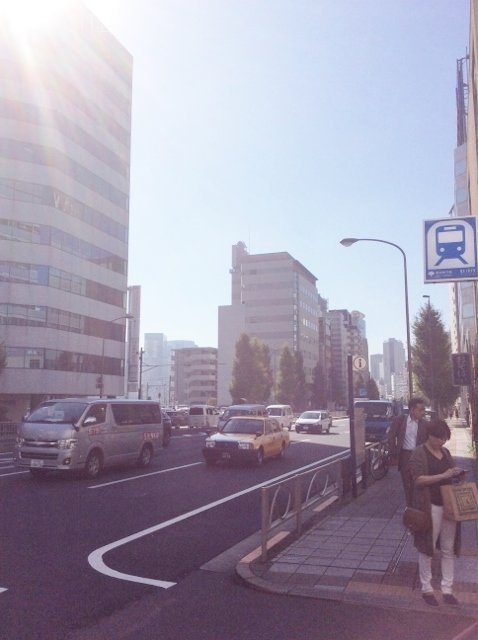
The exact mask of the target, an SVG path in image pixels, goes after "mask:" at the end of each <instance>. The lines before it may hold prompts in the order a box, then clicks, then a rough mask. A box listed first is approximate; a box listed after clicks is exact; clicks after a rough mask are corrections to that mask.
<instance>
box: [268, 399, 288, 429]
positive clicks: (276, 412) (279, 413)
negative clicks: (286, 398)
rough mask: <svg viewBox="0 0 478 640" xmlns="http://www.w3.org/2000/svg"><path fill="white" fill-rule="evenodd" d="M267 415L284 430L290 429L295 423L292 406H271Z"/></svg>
mask: <svg viewBox="0 0 478 640" xmlns="http://www.w3.org/2000/svg"><path fill="white" fill-rule="evenodd" d="M267 413H268V414H269V416H270V417H271V418H274V419H275V420H277V422H279V424H280V425H281V427H282V428H283V429H289V431H290V428H291V426H292V425H293V423H294V412H293V411H292V407H291V406H290V404H270V405H269V406H268V407H267Z"/></svg>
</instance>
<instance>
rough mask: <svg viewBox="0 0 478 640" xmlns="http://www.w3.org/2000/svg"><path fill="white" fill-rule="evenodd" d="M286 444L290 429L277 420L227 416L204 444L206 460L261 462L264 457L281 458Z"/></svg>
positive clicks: (209, 461)
mask: <svg viewBox="0 0 478 640" xmlns="http://www.w3.org/2000/svg"><path fill="white" fill-rule="evenodd" d="M288 445H289V432H288V431H287V430H286V429H282V427H281V426H280V424H279V423H278V422H277V420H274V419H272V418H268V417H264V416H237V417H233V418H230V419H229V420H228V421H227V422H226V424H225V425H224V426H223V428H222V430H221V431H220V432H218V433H215V434H214V435H212V436H209V437H208V438H207V439H206V443H205V446H204V447H203V450H202V452H203V456H204V458H205V460H206V463H207V464H209V465H213V464H215V463H216V462H218V461H220V460H221V461H225V462H234V461H240V460H242V461H247V462H253V463H255V464H257V465H261V464H262V462H263V461H264V459H265V458H274V457H278V458H281V457H283V456H284V454H285V450H286V448H287V446H288Z"/></svg>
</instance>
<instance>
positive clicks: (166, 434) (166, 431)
mask: <svg viewBox="0 0 478 640" xmlns="http://www.w3.org/2000/svg"><path fill="white" fill-rule="evenodd" d="M161 417H162V419H163V447H168V446H169V441H170V440H171V431H172V426H173V424H172V420H171V418H170V416H169V414H168V412H167V411H165V410H164V409H161Z"/></svg>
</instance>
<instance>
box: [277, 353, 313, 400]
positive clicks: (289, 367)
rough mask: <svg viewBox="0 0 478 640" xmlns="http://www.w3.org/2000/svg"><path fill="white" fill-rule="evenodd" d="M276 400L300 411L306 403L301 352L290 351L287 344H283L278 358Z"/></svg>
mask: <svg viewBox="0 0 478 640" xmlns="http://www.w3.org/2000/svg"><path fill="white" fill-rule="evenodd" d="M277 402H279V403H280V404H290V405H292V406H293V407H294V409H295V410H296V411H302V410H303V409H305V408H306V405H307V384H306V382H305V372H304V360H303V357H302V353H301V352H300V351H296V352H295V353H292V351H291V350H290V348H289V347H288V345H285V346H284V348H283V349H282V352H281V354H280V358H279V374H278V380H277Z"/></svg>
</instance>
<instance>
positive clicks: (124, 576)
mask: <svg viewBox="0 0 478 640" xmlns="http://www.w3.org/2000/svg"><path fill="white" fill-rule="evenodd" d="M346 454H347V452H346V451H345V452H340V453H336V454H334V455H332V456H329V457H328V458H326V460H327V461H329V462H331V461H332V460H334V459H340V457H342V456H344V455H346ZM315 466H317V462H312V463H310V464H307V465H305V466H303V467H299V468H298V469H294V470H293V471H288V472H287V473H283V474H282V475H280V476H276V477H275V478H271V479H270V480H267V481H265V482H264V481H263V482H261V483H260V484H255V485H254V486H252V487H248V488H247V489H243V490H242V491H238V492H237V493H233V494H231V495H229V496H225V497H224V498H220V499H219V500H215V501H214V502H210V503H209V504H206V505H203V506H202V507H198V508H196V509H193V510H192V511H188V512H187V513H183V514H182V515H180V516H176V517H175V518H171V519H170V520H166V521H165V522H161V523H160V524H156V525H154V526H152V527H148V528H147V529H143V530H142V531H138V532H137V533H132V534H131V535H129V536H126V537H125V538H121V539H120V540H116V541H115V542H110V544H106V545H104V546H103V547H99V548H98V549H95V550H94V551H92V552H91V553H90V554H89V556H88V563H89V564H90V566H91V567H92V568H93V569H95V571H98V572H99V573H102V574H104V575H106V576H108V577H110V578H116V579H118V580H125V581H127V582H136V583H140V584H147V585H151V586H153V587H160V588H162V589H169V588H170V587H174V585H175V584H177V583H176V582H168V581H166V580H154V579H152V578H143V577H141V576H133V575H131V574H128V573H122V572H121V571H116V570H115V569H111V568H110V567H108V565H107V564H106V563H105V561H104V560H103V556H104V555H105V553H108V551H112V550H113V549H117V548H118V547H121V546H123V545H125V544H128V543H129V542H134V541H135V540H138V539H139V538H143V537H144V536H147V535H149V534H150V533H156V532H157V531H161V529H166V528H167V527H171V526H172V525H174V524H177V523H178V522H183V521H184V520H188V519H189V518H192V517H194V516H197V515H199V514H200V513H204V512H205V511H209V510H210V509H214V508H215V507H219V506H220V505H222V504H225V503H226V502H230V501H231V500H235V499H236V498H240V497H241V496H244V495H246V494H248V493H252V492H253V491H257V490H258V489H260V488H261V487H265V486H267V485H269V484H274V483H275V482H277V481H279V480H283V479H284V478H287V477H289V476H293V475H296V474H297V473H300V472H301V471H306V470H307V469H310V468H311V467H315Z"/></svg>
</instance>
